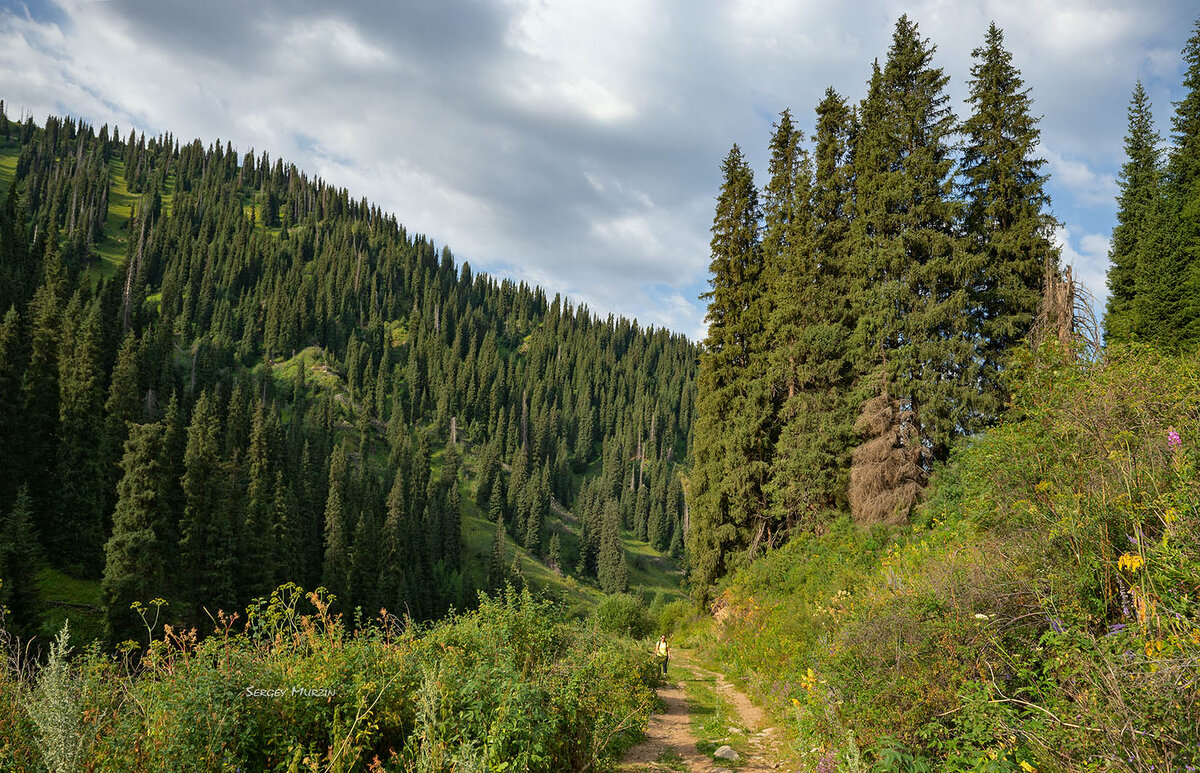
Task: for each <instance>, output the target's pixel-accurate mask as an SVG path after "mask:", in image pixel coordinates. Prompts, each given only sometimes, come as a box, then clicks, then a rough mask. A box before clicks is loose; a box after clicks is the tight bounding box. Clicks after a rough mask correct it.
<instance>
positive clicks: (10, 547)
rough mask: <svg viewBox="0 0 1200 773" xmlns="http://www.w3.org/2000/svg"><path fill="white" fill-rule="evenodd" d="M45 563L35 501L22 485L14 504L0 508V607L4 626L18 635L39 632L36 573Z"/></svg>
mask: <svg viewBox="0 0 1200 773" xmlns="http://www.w3.org/2000/svg"><path fill="white" fill-rule="evenodd" d="M42 563H43V553H42V550H41V547H40V546H39V545H38V542H37V536H36V534H35V533H34V528H33V500H32V499H31V498H30V496H29V490H28V488H27V487H25V486H22V487H21V488H20V489H18V490H17V494H16V497H15V498H14V500H13V501H12V503H11V507H0V609H3V610H4V626H3V627H4V628H6V629H7V630H8V631H10V632H11V633H14V634H16V635H17V636H33V635H34V634H36V633H37V623H38V613H39V612H40V610H41V600H40V597H39V595H38V591H37V574H38V571H39V570H40V569H41V567H42Z"/></svg>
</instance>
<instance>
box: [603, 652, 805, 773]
mask: <svg viewBox="0 0 1200 773" xmlns="http://www.w3.org/2000/svg"><path fill="white" fill-rule="evenodd" d="M680 654H682V653H679V654H675V655H674V656H673V657H672V661H673V663H674V665H676V666H677V667H679V668H682V669H684V670H686V671H689V672H691V674H692V675H693V677H695V678H699V679H709V678H711V679H713V680H714V681H715V683H716V688H717V693H718V694H719V695H720V696H721V698H723V699H724V700H725V701H726V702H727V703H729V705H731V706H732V707H733V708H734V710H735V711H736V712H737V715H738V717H739V724H740V725H741V726H742V727H744V728H745V729H746V730H747V733H746V738H747V744H746V746H748V747H749V753H748V754H746V755H743V757H742V758H741V759H740V760H739V761H738V762H737V763H733V765H731V766H730V767H726V766H724V765H721V764H719V763H716V762H714V761H713V759H712V757H710V756H709V755H707V754H701V753H700V751H699V750H698V749H697V748H696V737H695V735H694V734H693V733H692V728H691V716H690V715H689V713H688V704H687V696H686V693H685V691H684V685H683V682H669V683H668V684H666V685H664V686H663V687H661V688H659V690H658V695H659V697H660V698H662V699H663V702H664V703H666V705H667V708H666V711H665V712H663V713H662V714H655V715H654V716H652V717H650V724H649V725H648V726H647V728H646V740H645V741H644V742H642V743H641V744H638V745H637V746H635V747H633V748H632V749H630V750H629V751H628V752H627V753H626V755H625V757H624V759H623V760H622V762H621V765H620V767H619V770H622V771H626V772H627V773H635V772H636V773H643V772H644V771H665V770H672V771H687V773H703V772H704V771H728V770H731V769H735V768H734V766H736V770H739V771H775V770H784V769H785V768H784V767H782V766H781V765H780V764H779V763H778V762H777V758H778V750H779V740H778V737H777V731H776V729H775V728H773V727H765V726H764V725H765V723H766V719H765V716H764V714H763V711H762V709H760V708H759V707H758V706H755V705H754V704H753V703H751V702H750V699H749V698H747V697H746V696H745V694H744V693H742V692H741V690H738V689H737V688H736V687H734V686H733V685H732V684H731V683H730V682H729V680H728V679H726V678H725V676H724V674H719V673H717V672H715V671H709V670H708V669H706V668H701V667H700V666H697V665H695V664H694V663H693V662H691V660H689V659H688V658H687V656H686V655H685V654H684V655H683V656H682V657H680ZM743 748H745V747H743Z"/></svg>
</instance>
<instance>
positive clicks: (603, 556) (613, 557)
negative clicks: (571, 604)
mask: <svg viewBox="0 0 1200 773" xmlns="http://www.w3.org/2000/svg"><path fill="white" fill-rule="evenodd" d="M603 517H604V525H603V527H602V528H601V530H600V557H599V559H598V563H599V567H598V574H599V577H598V579H599V581H600V587H601V589H603V590H604V592H605V593H624V592H625V591H627V590H628V589H629V568H628V567H627V566H626V564H625V547H624V545H622V544H621V513H620V511H619V510H618V509H617V503H616V502H614V501H612V500H611V499H610V500H609V501H608V502H607V503H605V505H604V516H603Z"/></svg>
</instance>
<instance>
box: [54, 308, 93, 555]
mask: <svg viewBox="0 0 1200 773" xmlns="http://www.w3.org/2000/svg"><path fill="white" fill-rule="evenodd" d="M63 332H64V337H63V341H62V344H61V347H60V350H61V354H60V359H59V376H58V386H59V400H58V403H59V429H58V437H59V442H58V447H57V454H56V455H57V464H56V470H55V489H56V496H55V500H54V501H55V505H56V521H55V528H54V530H53V531H52V533H51V534H50V535H48V540H47V545H48V546H49V548H50V549H51V550H52V551H53V553H54V555H55V556H56V560H57V561H58V562H59V565H60V566H63V567H66V568H68V569H69V570H70V571H71V572H73V573H77V574H78V575H79V576H86V577H96V578H98V577H99V576H100V575H101V573H102V572H103V569H104V532H105V526H104V517H105V515H106V513H105V512H104V506H105V503H106V501H107V498H106V497H105V495H104V491H103V489H101V488H99V487H98V486H97V485H96V484H97V482H98V481H101V480H104V476H103V472H104V468H103V467H102V466H101V464H100V460H101V458H102V457H101V451H102V449H101V445H100V440H101V434H102V428H103V424H102V413H101V411H102V408H103V405H104V388H103V375H102V374H101V372H100V363H99V358H100V356H101V355H100V346H101V340H100V309H99V304H98V303H94V302H93V303H89V304H86V306H85V304H84V303H83V302H82V299H81V297H80V295H79V294H78V293H77V294H76V296H75V297H74V298H73V299H72V301H71V303H70V304H68V306H67V309H66V314H65V315H64V325H63Z"/></svg>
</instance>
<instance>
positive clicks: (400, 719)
mask: <svg viewBox="0 0 1200 773" xmlns="http://www.w3.org/2000/svg"><path fill="white" fill-rule="evenodd" d="M326 602H327V599H326V598H325V597H324V596H323V594H321V593H310V594H305V593H303V592H301V591H300V589H299V588H297V587H295V586H293V585H288V586H283V587H281V588H280V589H279V590H278V591H276V593H275V594H274V595H273V596H272V598H271V599H270V600H267V601H263V602H261V603H259V604H257V605H255V606H253V607H251V608H250V609H249V610H248V614H247V615H246V616H245V617H244V619H243V618H239V617H237V616H233V617H226V616H220V617H219V618H218V620H219V622H220V626H219V628H218V630H217V632H216V633H215V634H214V635H212V636H209V637H207V638H204V639H197V637H196V635H195V633H194V632H190V631H179V630H174V629H172V628H170V627H166V628H165V629H163V630H157V629H156V628H155V627H154V626H153V623H152V619H151V622H150V623H149V624H148V626H147V633H148V637H149V638H150V643H149V645H148V646H144V647H141V648H139V647H137V645H135V644H133V643H130V644H129V645H127V646H126V647H125V648H123V653H122V654H121V655H118V656H115V657H114V656H112V655H105V654H102V653H101V652H100V651H99V650H97V649H92V650H90V651H87V652H84V653H82V654H81V655H79V656H78V657H75V658H73V659H72V658H68V653H67V652H66V650H65V647H66V644H65V639H64V640H63V641H62V642H61V647H58V648H57V649H55V651H54V652H53V653H52V654H51V657H50V660H49V663H48V664H47V665H46V666H44V667H42V668H41V669H40V672H39V673H38V675H37V679H36V681H35V682H30V681H29V680H25V679H20V678H18V675H17V674H16V673H15V672H14V671H13V670H12V669H11V668H10V669H8V670H6V671H5V673H4V675H3V676H0V680H3V681H0V687H3V688H4V689H5V690H6V691H8V693H9V694H13V693H15V694H16V696H17V700H16V701H15V703H16V704H17V710H13V708H12V705H11V704H10V703H9V702H8V701H7V700H0V738H4V739H5V740H4V741H3V742H0V755H2V756H0V769H7V768H19V767H22V766H24V764H26V763H28V761H30V760H37V761H38V762H39V763H40V764H41V765H44V766H46V767H48V768H50V769H52V770H59V769H64V770H65V769H70V770H80V769H83V768H84V767H85V765H86V767H87V768H88V769H91V770H97V771H102V770H112V771H142V770H147V771H148V770H161V769H167V768H169V769H172V770H197V771H201V770H205V771H206V770H236V769H241V770H312V771H317V770H321V771H351V770H396V771H401V770H403V771H409V770H418V771H451V770H453V771H468V770H480V771H482V770H528V771H563V770H590V769H595V768H596V767H598V766H603V765H604V764H606V761H609V760H611V759H613V758H614V757H615V756H616V755H617V754H619V753H620V751H621V750H622V749H623V748H624V747H625V746H627V745H628V744H630V743H632V742H633V741H635V740H636V739H637V738H638V737H639V735H640V729H641V728H642V727H644V724H645V722H646V720H647V718H648V714H649V712H650V710H651V707H652V704H653V701H654V696H653V691H652V689H651V685H652V684H653V681H654V679H655V674H654V672H655V664H654V663H653V661H652V658H651V657H650V655H649V653H647V652H645V651H644V648H641V647H637V646H636V645H634V644H632V643H631V642H627V641H625V640H623V639H620V638H617V637H614V636H611V635H609V634H606V633H603V632H602V631H600V630H599V629H598V628H596V627H595V626H594V625H590V624H587V623H582V622H578V621H568V620H567V617H566V614H565V610H563V609H562V608H561V606H560V605H556V604H555V603H553V602H549V601H538V600H535V599H534V598H533V597H532V596H531V595H530V594H529V593H528V592H516V591H513V590H511V589H510V590H509V591H508V592H506V593H504V594H502V595H500V596H498V597H494V598H483V599H481V603H480V606H479V608H478V609H477V610H475V611H473V612H470V613H467V614H462V615H458V616H455V617H452V618H450V619H448V620H445V621H443V622H440V623H438V624H436V625H433V626H430V627H428V628H426V629H422V630H418V629H417V628H416V627H415V626H411V625H408V624H407V622H406V621H403V620H399V619H396V618H394V617H390V616H384V617H381V619H380V620H378V621H376V622H375V623H374V624H371V625H369V626H365V627H363V628H361V629H360V630H357V631H353V632H351V631H349V630H348V629H347V628H346V626H345V624H344V623H343V621H342V620H341V619H340V618H339V617H336V616H331V615H330V614H329V611H328V604H327V603H326ZM148 617H149V618H152V616H151V615H148ZM143 641H145V640H143Z"/></svg>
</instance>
